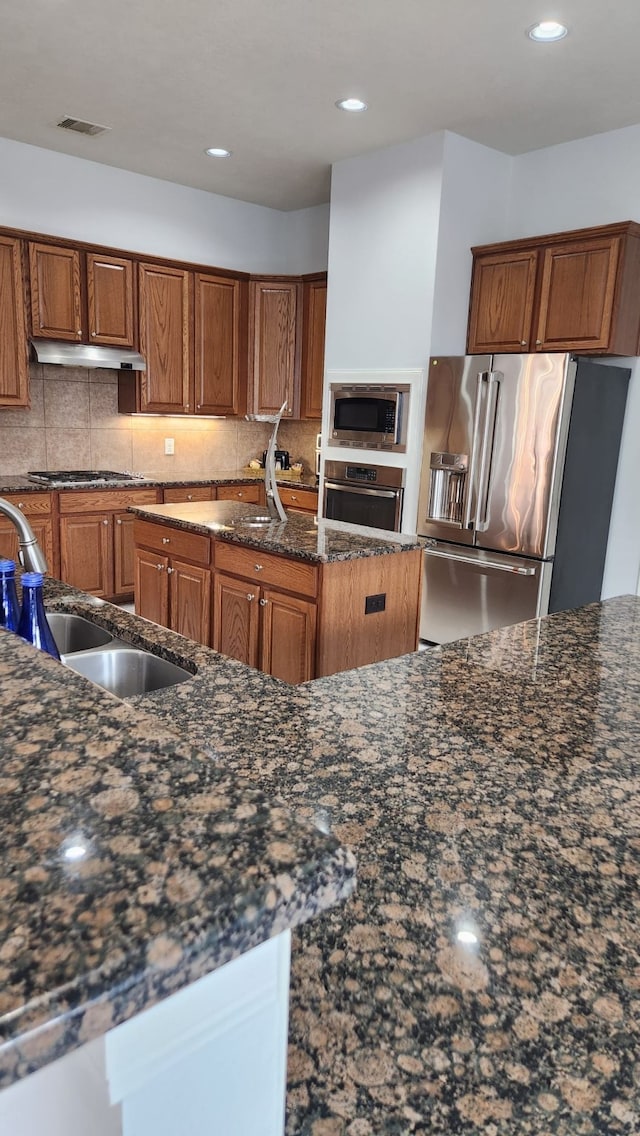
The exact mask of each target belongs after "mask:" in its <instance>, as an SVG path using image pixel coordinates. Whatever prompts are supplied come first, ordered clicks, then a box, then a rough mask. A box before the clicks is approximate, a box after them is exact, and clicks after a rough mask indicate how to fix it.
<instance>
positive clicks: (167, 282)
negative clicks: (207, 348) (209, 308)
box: [138, 264, 192, 414]
mask: <svg viewBox="0 0 640 1136" xmlns="http://www.w3.org/2000/svg"><path fill="white" fill-rule="evenodd" d="M138 293H139V319H140V328H139V331H140V352H141V354H142V355H143V356H144V358H145V360H146V364H147V369H146V371H143V372H141V378H140V405H139V410H140V411H143V412H145V411H146V412H148V413H153V414H189V412H190V411H191V407H192V401H191V335H190V326H191V298H190V297H191V273H189V272H187V271H186V270H183V269H179V268H169V267H163V266H159V265H154V264H140V265H138Z"/></svg>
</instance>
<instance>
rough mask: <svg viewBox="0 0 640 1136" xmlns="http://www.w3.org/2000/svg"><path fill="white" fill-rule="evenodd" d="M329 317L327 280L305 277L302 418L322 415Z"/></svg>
mask: <svg viewBox="0 0 640 1136" xmlns="http://www.w3.org/2000/svg"><path fill="white" fill-rule="evenodd" d="M326 318H327V284H326V281H325V280H309V281H306V282H305V284H304V285H303V328H302V402H301V407H300V417H301V418H322V388H323V384H324V332H325V323H326Z"/></svg>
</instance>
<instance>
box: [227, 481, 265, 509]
mask: <svg viewBox="0 0 640 1136" xmlns="http://www.w3.org/2000/svg"><path fill="white" fill-rule="evenodd" d="M216 498H217V500H218V501H243V502H244V503H245V505H262V504H264V499H265V498H264V482H262V481H256V483H255V485H249V484H248V483H244V484H241V483H238V484H237V485H218V487H217V492H216Z"/></svg>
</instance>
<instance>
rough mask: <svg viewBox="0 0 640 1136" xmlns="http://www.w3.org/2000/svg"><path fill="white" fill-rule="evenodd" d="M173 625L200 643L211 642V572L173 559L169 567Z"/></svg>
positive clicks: (179, 631)
mask: <svg viewBox="0 0 640 1136" xmlns="http://www.w3.org/2000/svg"><path fill="white" fill-rule="evenodd" d="M168 572H169V578H170V584H169V613H170V616H169V626H170V627H171V630H172V631H177V632H178V634H179V635H185V636H186V637H187V639H194V640H195V642H196V643H204V645H205V647H208V646H209V643H210V642H211V573H210V572H209V571H207V569H206V568H197V567H196V566H195V565H194V564H185V563H182V562H181V561H180V560H172V561H171V563H170V565H169V568H168Z"/></svg>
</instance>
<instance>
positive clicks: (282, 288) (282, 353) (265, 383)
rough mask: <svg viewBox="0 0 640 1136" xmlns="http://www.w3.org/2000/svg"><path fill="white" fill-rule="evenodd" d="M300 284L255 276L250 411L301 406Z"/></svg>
mask: <svg viewBox="0 0 640 1136" xmlns="http://www.w3.org/2000/svg"><path fill="white" fill-rule="evenodd" d="M299 292H300V285H299V284H295V283H294V284H290V283H286V282H284V281H283V282H278V283H271V282H267V281H259V280H253V281H252V282H251V285H250V305H249V349H250V358H251V397H250V411H251V413H253V414H276V413H277V412H278V411H279V410H280V407H281V406H282V403H283V402H284V401H285V399H286V401H287V406H286V409H285V411H284V415H283V416H284V417H288V418H297V417H298V415H299V408H300V359H299V338H300V337H299V329H298V323H299V317H300V310H299V309H300V304H299V300H298V297H299Z"/></svg>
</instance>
